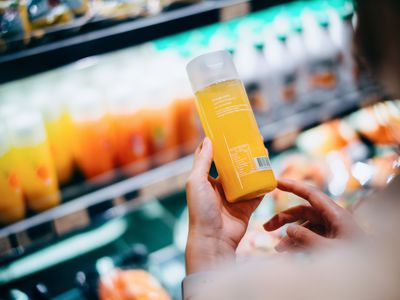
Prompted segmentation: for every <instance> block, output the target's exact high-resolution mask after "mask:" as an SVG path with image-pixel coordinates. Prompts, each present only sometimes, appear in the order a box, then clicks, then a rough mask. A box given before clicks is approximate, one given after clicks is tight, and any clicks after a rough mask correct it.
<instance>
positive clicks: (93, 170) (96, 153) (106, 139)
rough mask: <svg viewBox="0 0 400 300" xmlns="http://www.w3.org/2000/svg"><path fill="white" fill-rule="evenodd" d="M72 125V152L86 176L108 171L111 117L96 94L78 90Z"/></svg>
mask: <svg viewBox="0 0 400 300" xmlns="http://www.w3.org/2000/svg"><path fill="white" fill-rule="evenodd" d="M71 116H72V121H73V128H74V141H73V143H72V144H73V152H74V157H75V160H76V163H77V165H78V166H79V168H80V169H81V171H82V172H83V173H84V175H85V176H86V177H87V178H89V179H90V178H94V177H96V176H99V175H104V174H107V173H109V174H111V172H112V170H113V168H114V136H113V131H112V127H111V120H110V118H109V116H108V115H107V114H106V112H105V107H104V106H103V104H102V102H101V99H99V98H98V95H96V94H92V93H89V92H88V93H85V92H84V91H82V92H81V98H80V99H79V100H77V101H76V102H75V103H73V104H72V105H71Z"/></svg>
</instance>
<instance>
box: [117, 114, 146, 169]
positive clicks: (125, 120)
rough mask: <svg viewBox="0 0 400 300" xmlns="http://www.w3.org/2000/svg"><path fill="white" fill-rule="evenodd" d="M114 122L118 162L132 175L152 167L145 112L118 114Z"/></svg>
mask: <svg viewBox="0 0 400 300" xmlns="http://www.w3.org/2000/svg"><path fill="white" fill-rule="evenodd" d="M113 124H114V130H115V155H116V158H117V162H118V164H119V165H120V166H122V167H123V169H124V170H125V171H126V172H127V173H128V174H130V175H135V174H137V173H140V172H143V171H146V170H147V169H148V168H149V167H150V159H149V152H150V149H149V142H148V135H147V128H146V120H145V118H144V114H143V112H140V111H137V112H132V113H131V114H118V115H117V114H116V115H114V116H113Z"/></svg>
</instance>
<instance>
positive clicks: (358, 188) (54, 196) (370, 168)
mask: <svg viewBox="0 0 400 300" xmlns="http://www.w3.org/2000/svg"><path fill="white" fill-rule="evenodd" d="M17 2H18V5H20V6H21V5H23V4H24V2H23V1H17ZM37 2H38V5H39V4H40V3H41V1H37ZM43 2H47V1H43ZM50 2H51V1H50ZM71 2H73V1H71ZM78 2H79V1H78ZM100 2H101V1H89V2H88V3H89V4H90V9H89V10H88V11H87V12H86V13H83V14H81V15H79V16H78V15H77V16H76V20H71V21H70V22H69V23H63V24H61V25H60V24H56V23H54V24H49V25H46V26H45V27H46V28H45V29H43V28H42V30H44V33H43V37H42V39H40V40H37V41H32V39H34V36H33V33H34V31H30V36H29V39H30V40H29V42H26V43H24V42H23V43H22V45H21V44H20V45H19V46H15V45H13V42H14V40H16V41H19V42H21V41H24V39H23V35H21V32H20V33H19V34H16V33H15V34H14V36H13V38H9V36H8V35H7V36H2V35H0V40H2V39H7V42H6V44H5V45H11V46H10V47H8V48H6V49H5V50H4V52H3V53H0V69H1V70H2V71H1V73H0V82H1V83H2V84H1V85H0V116H1V122H0V171H2V176H3V177H1V178H0V180H1V181H0V187H1V190H0V192H1V194H2V197H3V200H0V221H1V222H2V226H1V227H0V286H1V287H0V294H1V295H3V294H4V295H7V297H9V298H10V299H16V298H20V297H28V298H32V299H39V298H40V299H44V298H46V299H49V298H51V299H53V298H54V299H60V300H61V299H85V298H87V299H96V298H100V299H105V298H106V296H104V295H106V294H107V293H110V289H109V286H108V285H107V284H110V282H119V284H121V285H122V286H124V284H127V283H126V282H128V283H129V282H141V287H144V286H145V287H146V288H148V289H155V290H157V293H160V295H161V296H160V297H165V299H168V297H171V298H172V299H180V283H181V280H182V279H183V277H184V272H185V271H184V259H183V252H184V244H185V238H186V231H187V212H186V203H185V202H186V199H185V193H184V187H185V182H186V179H187V176H188V174H189V172H190V169H191V165H192V161H193V154H192V153H193V152H194V150H195V148H196V146H197V145H198V144H199V142H200V141H201V139H202V137H203V132H202V130H201V128H200V122H199V120H198V118H197V113H196V108H195V103H194V99H193V95H192V92H191V90H190V87H189V82H188V79H187V78H186V74H185V65H186V63H187V62H188V61H189V60H190V58H191V57H193V56H195V55H198V54H201V53H204V52H207V51H211V50H216V49H225V50H227V51H229V52H230V53H231V54H232V55H233V58H234V61H235V64H236V67H237V69H238V72H239V74H240V76H241V78H242V79H243V81H244V83H245V86H246V89H247V92H248V94H249V98H250V102H251V104H252V106H253V109H254V111H255V114H256V119H257V123H258V125H259V128H260V131H261V134H262V136H263V139H264V143H265V145H266V146H267V147H268V149H269V152H270V157H271V161H272V165H273V168H274V169H275V171H276V173H277V174H278V175H280V176H287V177H289V178H296V179H301V180H308V181H311V182H314V183H315V184H316V185H317V186H319V187H320V188H321V189H323V190H324V191H326V192H327V193H329V194H330V195H331V196H332V197H333V198H334V199H335V200H337V201H338V202H339V203H340V204H341V205H344V206H349V207H350V206H351V205H353V204H354V203H357V201H358V199H359V195H360V194H362V193H364V192H367V191H369V190H371V189H377V188H380V187H382V186H384V185H385V184H386V182H388V181H389V180H390V178H391V175H393V174H396V173H397V172H398V166H399V161H398V155H397V153H398V147H397V145H398V141H399V137H398V134H397V131H398V126H399V124H400V105H399V102H398V101H386V102H384V103H379V104H376V103H378V102H380V101H381V100H383V99H390V95H386V94H385V92H384V91H383V90H382V89H381V88H380V87H379V86H378V85H377V84H376V83H375V81H374V79H373V78H372V77H371V76H370V75H369V74H368V72H367V71H366V70H363V69H359V68H358V67H356V62H355V61H354V60H353V58H352V56H351V55H350V52H351V39H352V33H353V24H352V20H353V5H352V2H351V1H303V2H292V1H258V0H253V1H246V0H237V1H225V0H221V1H218V0H215V1H211V0H208V1H170V2H165V1H154V2H156V3H155V4H156V7H155V8H154V7H152V6H151V5H153V4H154V3H153V4H151V1H126V2H122V1H121V2H119V1H115V3H116V2H118V3H119V5H120V6H118V5H117V6H116V8H115V7H114V9H115V11H117V12H122V17H120V16H116V15H115V14H114V13H113V12H112V10H111V9H110V10H108V8H107V7H106V6H103V7H102V9H104V10H103V11H106V12H107V11H108V12H109V13H110V15H108V16H107V17H104V16H100V15H98V14H97V15H96V16H91V15H90V14H93V9H96V7H97V9H99V5H100V4H101V3H100ZM102 2H104V3H103V4H108V5H110V6H112V3H106V2H107V1H102ZM110 2H112V1H110ZM13 3H14V2H12V1H11V2H10V3H8V5H9V6H7V7H6V8H3V7H1V10H0V17H2V18H4V16H5V13H6V11H7V9H9V7H11V8H12V9H14V10H15V9H16V8H15V3H14V4H13ZM32 3H36V2H35V1H33V2H32ZM32 3H31V2H28V4H30V5H32ZM57 3H59V5H61V4H62V5H65V4H63V3H64V2H63V1H60V2H58V1H57ZM60 3H61V4H60ZM66 3H69V1H66ZM74 3H75V2H74ZM82 3H86V2H84V1H82ZM130 4H134V5H139V6H140V8H141V9H140V12H139V10H135V9H134V8H135V7H136V8H137V7H138V6H135V7H133V6H132V7H130V8H132V10H129V9H127V8H126V7H125V6H123V5H128V6H129V5H130ZM13 5H14V6H13ZM20 6H16V7H20ZM53 9H54V7H53ZM152 9H153V10H152ZM115 11H114V12H115ZM129 12H132V14H130V13H129ZM82 20H85V21H84V24H81V23H79V22H83V21H82ZM1 24H2V26H5V25H3V23H1ZM68 26H73V29H71V30H70V28H68ZM2 28H3V27H2ZM63 30H64V31H65V32H64V33H63V34H59V33H60V31H63ZM53 31H54V32H55V31H57V32H58V33H57V34H53V33H54V32H53ZM67 31H68V32H67ZM10 34H11V33H10ZM21 37H22V39H21ZM10 41H11V42H10ZM2 49H3V48H2ZM365 124H368V126H364V125H365ZM310 166H311V167H310ZM377 166H380V167H379V168H377ZM309 168H311V169H312V170H313V172H314V171H315V172H314V173H313V172H312V174H310V173H307V172H305V170H306V169H309ZM378 169H379V170H381V171H380V172H378ZM211 173H212V174H214V175H215V173H216V171H215V169H214V168H213V169H212V170H211ZM335 173H337V174H341V175H340V176H339V177H340V178H338V177H337V176H336V177H335V176H334V174H335ZM340 179H341V180H340ZM298 201H299V200H298V199H292V198H290V199H289V198H287V197H286V196H285V195H282V194H279V193H278V192H273V193H271V194H270V195H267V196H266V199H265V201H264V202H263V203H264V204H263V205H262V206H261V207H260V209H259V210H258V211H257V212H256V214H255V217H254V221H253V222H252V225H251V226H250V229H249V232H248V234H247V235H246V239H245V240H244V241H243V245H241V248H240V252H241V253H242V255H248V254H251V253H258V252H262V253H271V252H272V251H273V250H272V249H273V245H274V243H275V242H276V240H277V238H278V236H279V233H274V235H270V234H267V233H265V232H263V231H262V230H261V229H260V222H261V221H262V220H265V219H267V218H268V217H269V216H271V214H272V213H273V212H275V211H278V210H280V209H283V208H285V207H288V206H290V205H292V204H293V203H298ZM137 269H144V270H147V272H149V274H152V276H153V277H154V278H156V279H157V281H158V282H159V284H160V285H159V286H158V285H152V284H149V282H150V281H152V279H150V277H148V275H147V273H140V272H139V273H135V272H131V271H132V270H137ZM105 282H106V283H105ZM157 286H158V287H157ZM160 286H161V287H162V288H160V289H158V288H159V287H160ZM116 290H118V288H116ZM145 290H146V289H145ZM164 290H165V291H166V292H164ZM164 293H168V294H169V295H170V296H167V294H164ZM107 295H108V294H107ZM110 297H111V296H110ZM121 297H124V296H121ZM162 299H164V298H162Z"/></svg>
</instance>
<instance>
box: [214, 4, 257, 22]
mask: <svg viewBox="0 0 400 300" xmlns="http://www.w3.org/2000/svg"><path fill="white" fill-rule="evenodd" d="M249 12H250V3H249V2H242V3H237V4H233V5H230V6H226V7H223V8H221V10H220V12H219V19H220V21H228V20H231V19H234V18H238V17H241V16H244V15H247V14H248V13H249Z"/></svg>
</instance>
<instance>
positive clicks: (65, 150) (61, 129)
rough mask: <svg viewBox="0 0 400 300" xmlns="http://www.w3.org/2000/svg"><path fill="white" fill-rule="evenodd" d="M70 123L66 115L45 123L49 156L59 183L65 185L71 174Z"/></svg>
mask: <svg viewBox="0 0 400 300" xmlns="http://www.w3.org/2000/svg"><path fill="white" fill-rule="evenodd" d="M71 127H72V123H71V120H70V117H69V115H68V114H66V113H63V114H61V116H60V118H59V119H58V120H55V121H53V122H46V131H47V135H48V137H49V144H50V150H51V154H52V155H53V159H54V165H55V168H56V171H57V178H58V180H59V181H60V183H66V182H68V181H69V179H70V178H71V175H72V172H73V167H74V165H73V163H74V162H73V152H72V147H71V138H72V137H71Z"/></svg>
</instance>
